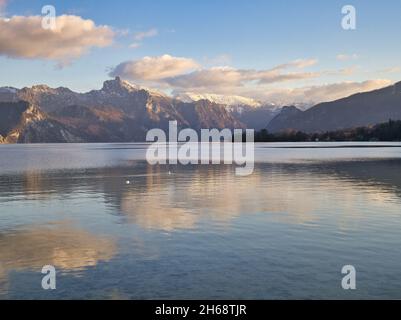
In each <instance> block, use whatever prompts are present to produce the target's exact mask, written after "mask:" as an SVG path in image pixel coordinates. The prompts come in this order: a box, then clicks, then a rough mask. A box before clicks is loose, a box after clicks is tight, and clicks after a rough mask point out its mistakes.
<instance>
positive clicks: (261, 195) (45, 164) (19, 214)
mask: <svg viewBox="0 0 401 320" xmlns="http://www.w3.org/2000/svg"><path fill="white" fill-rule="evenodd" d="M146 147H147V146H146V145H144V144H71V145H68V144H67V145H61V144H54V145H52V144H49V145H1V146H0V299H304V298H308V299H357V298H362V299H367V298H377V299H384V298H391V299H400V298H401V170H400V169H401V144H400V143H263V144H256V145H255V147H256V150H255V158H256V163H255V169H254V172H253V174H252V175H249V176H244V177H240V176H236V175H235V166H231V165H223V164H221V165H189V166H183V165H178V166H173V165H154V166H152V165H149V164H147V162H146V161H145V159H144V155H145V150H146ZM45 265H53V266H55V268H56V270H57V289H56V290H43V289H42V287H41V281H42V277H43V275H42V273H41V270H42V267H43V266H45ZM344 265H352V266H354V267H355V269H356V274H357V276H356V279H357V289H356V290H344V289H343V288H342V287H341V280H342V277H343V276H344V275H342V274H341V269H342V267H343V266H344Z"/></svg>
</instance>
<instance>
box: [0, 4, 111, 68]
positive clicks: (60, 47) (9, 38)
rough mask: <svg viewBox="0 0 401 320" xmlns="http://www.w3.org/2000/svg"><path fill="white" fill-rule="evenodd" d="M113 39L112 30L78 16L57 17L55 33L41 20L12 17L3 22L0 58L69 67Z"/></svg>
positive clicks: (0, 23) (0, 25)
mask: <svg viewBox="0 0 401 320" xmlns="http://www.w3.org/2000/svg"><path fill="white" fill-rule="evenodd" d="M0 1H1V0H0ZM114 35H115V33H114V32H113V31H112V29H111V28H110V27H108V26H96V25H95V23H94V22H93V21H92V20H84V19H82V18H81V17H79V16H72V15H62V16H59V17H57V18H56V28H55V29H54V30H50V29H44V28H42V17H40V16H29V17H24V16H13V17H11V18H9V19H0V55H5V56H8V57H11V58H27V59H48V60H55V61H58V62H59V63H60V64H66V63H69V62H71V61H72V60H74V59H76V58H78V57H80V56H81V55H83V54H85V53H86V52H88V51H89V50H90V49H91V48H92V47H106V46H109V45H111V44H112V42H113V38H114Z"/></svg>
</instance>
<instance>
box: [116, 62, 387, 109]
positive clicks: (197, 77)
mask: <svg viewBox="0 0 401 320" xmlns="http://www.w3.org/2000/svg"><path fill="white" fill-rule="evenodd" d="M317 64H318V61H317V60H316V59H297V60H294V61H289V62H287V63H283V64H280V65H277V66H274V67H272V68H270V69H265V70H254V69H236V68H233V67H230V66H215V67H209V68H204V67H202V65H201V64H200V63H198V62H197V61H195V60H193V59H190V58H184V57H173V56H171V55H163V56H158V57H144V58H142V59H138V60H132V61H126V62H123V63H121V64H119V65H117V66H116V67H115V68H113V69H112V70H111V71H110V73H109V75H110V76H111V77H116V76H119V77H121V78H123V79H126V80H128V81H132V82H135V83H139V84H142V85H146V86H153V87H157V88H159V89H168V90H170V91H171V92H173V94H175V95H177V96H180V95H183V94H185V93H187V92H191V94H194V93H195V94H200V95H202V94H203V95H204V94H219V95H237V96H244V97H247V98H253V99H258V100H260V101H269V102H272V103H277V104H292V103H294V102H297V103H308V104H314V103H317V102H322V101H331V100H335V99H339V98H342V97H345V96H348V95H351V94H354V93H357V92H366V91H370V90H374V89H379V88H382V87H385V86H388V85H389V84H391V81H389V80H385V79H374V80H368V81H363V82H352V81H344V82H338V83H331V84H323V85H320V86H302V85H301V86H300V87H295V88H287V87H283V86H282V85H283V84H284V83H287V82H293V83H296V82H297V81H303V80H307V79H318V78H319V77H321V76H323V75H328V74H329V75H333V76H341V75H342V76H346V75H350V74H352V73H353V72H354V71H355V68H352V67H351V68H344V69H340V70H335V71H332V70H325V71H307V70H305V69H307V68H309V67H312V66H316V65H317ZM278 85H279V86H278ZM280 85H281V86H280Z"/></svg>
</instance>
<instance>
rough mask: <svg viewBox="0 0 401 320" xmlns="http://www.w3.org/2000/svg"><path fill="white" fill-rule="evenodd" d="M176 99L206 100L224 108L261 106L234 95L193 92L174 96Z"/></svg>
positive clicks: (251, 100)
mask: <svg viewBox="0 0 401 320" xmlns="http://www.w3.org/2000/svg"><path fill="white" fill-rule="evenodd" d="M176 98H178V99H180V100H182V101H184V102H193V101H199V100H208V101H210V102H214V103H218V104H224V105H226V106H233V107H234V106H249V107H254V108H257V107H260V106H261V105H262V104H261V103H260V102H259V101H257V100H255V99H251V98H246V97H242V96H235V95H227V96H226V95H220V94H212V93H209V94H208V93H194V92H185V93H180V94H177V95H176Z"/></svg>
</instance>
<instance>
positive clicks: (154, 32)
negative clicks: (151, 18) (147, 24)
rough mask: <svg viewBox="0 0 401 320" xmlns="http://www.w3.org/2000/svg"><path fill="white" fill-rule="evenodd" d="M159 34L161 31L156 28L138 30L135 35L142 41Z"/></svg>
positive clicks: (136, 38) (137, 39) (136, 39)
mask: <svg viewBox="0 0 401 320" xmlns="http://www.w3.org/2000/svg"><path fill="white" fill-rule="evenodd" d="M158 34H159V31H158V30H157V29H155V28H153V29H150V30H147V31H141V32H137V33H135V35H134V39H135V41H142V40H143V39H145V38H152V37H156V36H157V35H158Z"/></svg>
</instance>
